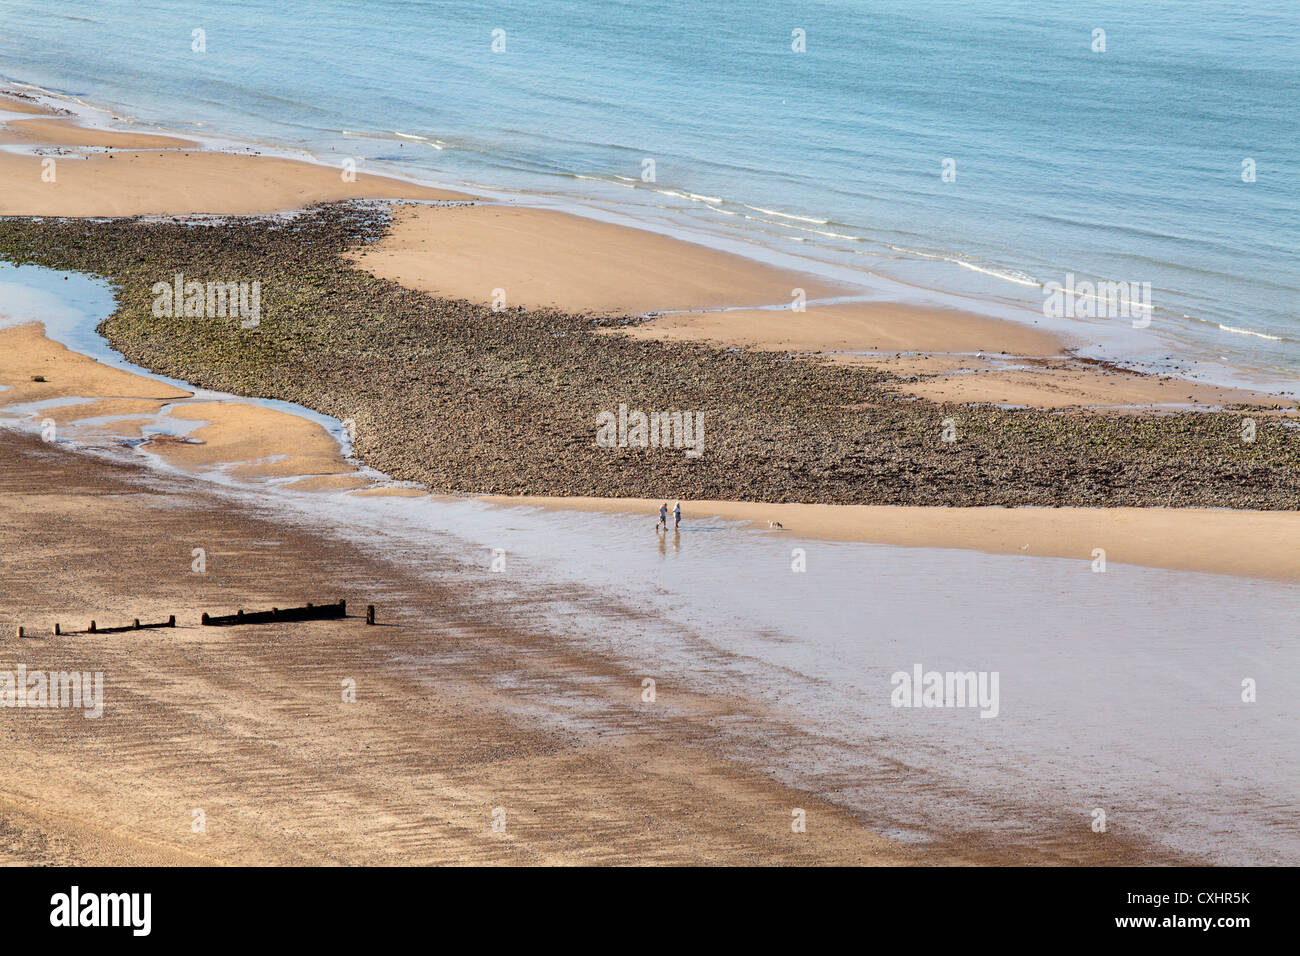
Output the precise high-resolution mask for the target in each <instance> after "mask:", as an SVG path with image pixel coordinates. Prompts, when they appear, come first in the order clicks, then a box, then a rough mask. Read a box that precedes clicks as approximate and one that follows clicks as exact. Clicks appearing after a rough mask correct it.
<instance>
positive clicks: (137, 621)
mask: <svg viewBox="0 0 1300 956" xmlns="http://www.w3.org/2000/svg"><path fill="white" fill-rule="evenodd" d="M131 630H133V631H138V630H140V619H139V618H138V617H137V618H133V619H132V620H131Z"/></svg>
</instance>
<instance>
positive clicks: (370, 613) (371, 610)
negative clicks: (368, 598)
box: [366, 604, 375, 624]
mask: <svg viewBox="0 0 1300 956" xmlns="http://www.w3.org/2000/svg"><path fill="white" fill-rule="evenodd" d="M366 623H367V624H374V623H375V606H374V605H373V604H367V605H366Z"/></svg>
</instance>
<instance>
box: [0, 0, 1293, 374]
mask: <svg viewBox="0 0 1300 956" xmlns="http://www.w3.org/2000/svg"><path fill="white" fill-rule="evenodd" d="M195 30H203V31H204V39H205V42H206V50H205V52H201V53H200V52H195V51H194V50H193V49H192V45H193V42H194V34H193V31H195ZM796 30H799V31H803V35H804V37H805V45H806V49H805V50H804V51H803V52H796V51H795V50H794V49H792V43H793V42H794V31H796ZM1097 30H1104V31H1105V51H1104V52H1100V51H1098V50H1096V49H1094V48H1095V47H1097V46H1098V43H1097V40H1096V37H1095V33H1094V31H1097ZM494 31H504V33H503V34H502V33H496V34H495V39H496V41H497V45H498V47H499V46H501V42H502V40H504V50H503V51H502V52H494V51H493V43H494ZM0 75H3V76H4V77H6V78H7V79H9V80H11V81H19V82H26V83H31V84H35V85H39V86H41V87H44V88H48V89H52V90H55V91H58V92H61V93H64V94H70V95H73V96H76V97H79V98H82V99H85V100H87V101H89V102H91V103H94V104H98V105H102V106H107V107H109V108H111V109H112V110H114V111H115V112H117V113H119V114H120V115H122V116H124V117H129V118H131V119H134V120H138V121H142V122H145V123H151V124H158V125H161V126H165V127H167V128H171V129H177V130H181V131H188V132H192V133H211V134H214V135H215V134H221V135H229V136H231V137H235V138H239V139H243V140H249V141H253V142H256V143H260V144H279V145H284V146H290V147H296V148H301V149H306V150H308V151H310V152H312V153H313V154H314V155H316V156H317V157H319V158H322V159H324V160H328V161H338V160H339V159H340V158H341V157H346V156H354V157H358V158H360V159H361V160H362V163H361V168H362V169H363V170H364V169H366V168H374V169H375V170H376V171H378V170H379V169H381V168H383V167H384V166H385V165H390V166H392V167H395V168H398V169H401V170H405V171H406V172H408V173H410V174H412V175H420V176H423V177H425V178H431V179H434V180H437V181H440V182H444V183H447V184H449V185H456V184H473V185H475V186H478V187H484V186H491V187H497V188H501V189H506V190H521V191H526V192H528V193H531V194H533V195H545V196H546V197H548V200H550V201H556V202H563V201H569V202H573V203H576V204H580V205H585V206H586V207H587V208H589V209H599V210H614V211H621V212H623V213H625V214H627V215H630V216H632V217H633V218H635V219H638V220H641V221H644V222H647V223H649V224H652V225H655V226H657V227H663V228H671V229H675V230H686V231H694V232H698V233H703V234H706V235H708V236H711V237H715V238H720V239H731V240H733V241H739V242H740V243H742V244H744V243H752V244H753V245H752V246H748V248H751V249H753V250H755V251H760V250H764V251H765V250H776V251H777V252H784V253H791V254H794V255H798V256H804V257H809V258H812V259H815V260H819V261H822V262H827V263H832V264H837V265H841V266H844V265H847V266H850V267H852V268H856V269H864V270H868V271H869V272H871V273H873V274H875V275H877V276H882V277H887V278H889V279H892V280H898V281H901V282H904V283H909V284H911V285H914V286H920V287H925V288H933V289H940V290H944V291H946V292H950V293H954V294H957V295H962V296H970V297H974V298H975V299H978V300H981V301H982V302H983V303H984V304H985V306H986V307H987V308H988V309H989V310H990V311H993V312H995V313H1008V312H1009V313H1011V314H1016V315H1019V316H1021V317H1026V318H1032V317H1033V316H1035V315H1040V314H1041V307H1042V302H1043V293H1042V290H1041V288H1040V285H1041V283H1044V282H1050V281H1056V282H1065V281H1066V275H1067V273H1073V274H1074V275H1075V276H1076V277H1077V278H1078V279H1093V280H1095V279H1104V280H1111V281H1121V282H1136V283H1142V282H1149V283H1150V284H1151V287H1152V291H1151V297H1152V301H1153V303H1154V305H1155V312H1154V316H1153V320H1152V324H1151V329H1150V330H1149V333H1148V332H1143V333H1137V332H1133V333H1132V351H1133V352H1134V353H1135V354H1136V353H1141V354H1142V355H1143V356H1145V357H1147V358H1160V359H1163V358H1164V357H1165V356H1172V358H1171V359H1170V360H1169V361H1168V362H1167V363H1166V364H1167V366H1168V367H1182V368H1191V367H1193V366H1192V364H1191V363H1193V362H1202V363H1206V362H1216V363H1221V364H1225V365H1228V366H1231V367H1233V368H1235V369H1237V370H1238V371H1240V372H1242V374H1243V375H1244V376H1245V377H1246V378H1247V379H1250V380H1254V381H1259V382H1261V383H1271V384H1276V383H1283V384H1288V385H1290V386H1292V387H1294V385H1295V384H1296V382H1297V381H1300V375H1297V370H1298V369H1300V254H1297V251H1296V247H1295V244H1296V239H1297V232H1298V228H1297V227H1298V226H1300V160H1298V159H1297V146H1298V145H1300V136H1298V135H1297V133H1300V121H1298V119H1300V106H1298V104H1300V4H1297V3H1295V2H1294V0H1260V2H1253V3H1250V4H1229V3H1224V2H1215V3H1211V2H1206V0H1179V2H1173V0H1152V2H1144V3H1135V2H1132V0H1101V2H1080V3H1070V4H1049V3H1042V2H1036V0H998V2H994V0H989V2H942V0H907V2H902V0H883V2H880V0H873V2H866V0H811V2H801V3H798V4H788V3H777V2H773V0H755V2H750V3H744V4H731V3H705V2H698V0H692V2H684V0H642V2H636V3H630V2H603V3H591V2H580V0H548V2H540V0H505V2H490V3H481V2H460V0H455V2H445V3H433V2H398V0H333V2H328V3H313V4H305V3H289V2H283V0H281V2H276V3H270V2H265V0H241V2H228V3H215V4H214V3H195V2H160V0H130V2H125V0H88V2H80V0H62V2H60V3H58V4H50V3H48V2H44V0H39V2H33V0H0ZM648 159H649V160H653V162H654V181H653V182H647V181H645V180H644V179H643V173H645V171H646V160H648ZM945 160H953V161H954V164H955V165H953V166H951V167H950V168H953V169H955V173H956V177H955V179H953V180H951V181H945V178H944V177H943V175H942V173H943V171H944V166H945ZM1246 160H1251V161H1253V165H1254V169H1255V181H1253V182H1245V181H1243V163H1244V162H1245V161H1246ZM1112 324H1113V325H1114V326H1115V328H1116V330H1117V331H1118V334H1119V335H1120V339H1119V341H1120V344H1119V346H1118V348H1119V350H1121V351H1123V349H1124V346H1123V342H1124V341H1125V339H1124V335H1125V334H1128V333H1125V332H1124V330H1123V327H1124V326H1127V324H1128V323H1127V322H1126V321H1125V320H1118V321H1117V322H1113V323H1112ZM1139 334H1140V335H1141V339H1140V340H1139ZM1151 336H1154V339H1152V338H1151ZM1112 347H1113V348H1114V347H1115V346H1114V345H1112ZM1194 367H1195V368H1201V367H1202V366H1194Z"/></svg>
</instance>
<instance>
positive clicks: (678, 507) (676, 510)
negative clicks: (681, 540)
mask: <svg viewBox="0 0 1300 956" xmlns="http://www.w3.org/2000/svg"><path fill="white" fill-rule="evenodd" d="M681 523H682V503H681V502H680V501H674V502H673V530H674V531H676V530H677V526H678V525H679V524H681ZM664 530H665V531H667V530H668V522H667V521H665V522H664Z"/></svg>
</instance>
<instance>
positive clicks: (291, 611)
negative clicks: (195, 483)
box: [17, 600, 375, 638]
mask: <svg viewBox="0 0 1300 956" xmlns="http://www.w3.org/2000/svg"><path fill="white" fill-rule="evenodd" d="M347 616H348V602H347V601H342V600H340V601H336V602H335V603H333V604H312V603H311V602H308V603H307V604H306V605H305V606H303V607H273V608H271V610H269V611H245V610H243V609H242V608H241V609H239V610H237V611H236V612H235V613H234V614H208V613H207V612H206V611H205V612H204V613H203V616H202V617H201V618H200V619H199V623H200V624H201V625H203V626H204V627H233V626H235V625H237V624H278V623H281V622H285V623H288V622H293V621H327V620H331V619H337V618H341V617H347ZM366 623H367V624H374V623H375V606H374V605H373V604H367V605H366ZM175 626H176V615H175V614H172V615H169V616H168V618H167V620H165V621H161V622H159V623H156V624H141V623H140V619H139V618H136V619H135V620H133V621H132V622H131V623H130V624H123V625H121V626H119V627H100V626H99V624H98V623H97V622H95V621H91V622H90V626H89V627H87V628H86V629H85V630H84V631H77V630H71V631H70V630H65V629H64V627H63V625H62V624H61V623H60V624H55V625H54V633H55V635H56V636H61V635H65V634H120V633H122V632H124V631H152V630H156V629H158V628H161V627H175ZM17 635H18V637H19V638H30V637H36V635H35V634H33V633H31V631H30V630H29V629H28V628H25V627H18V628H17Z"/></svg>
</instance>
